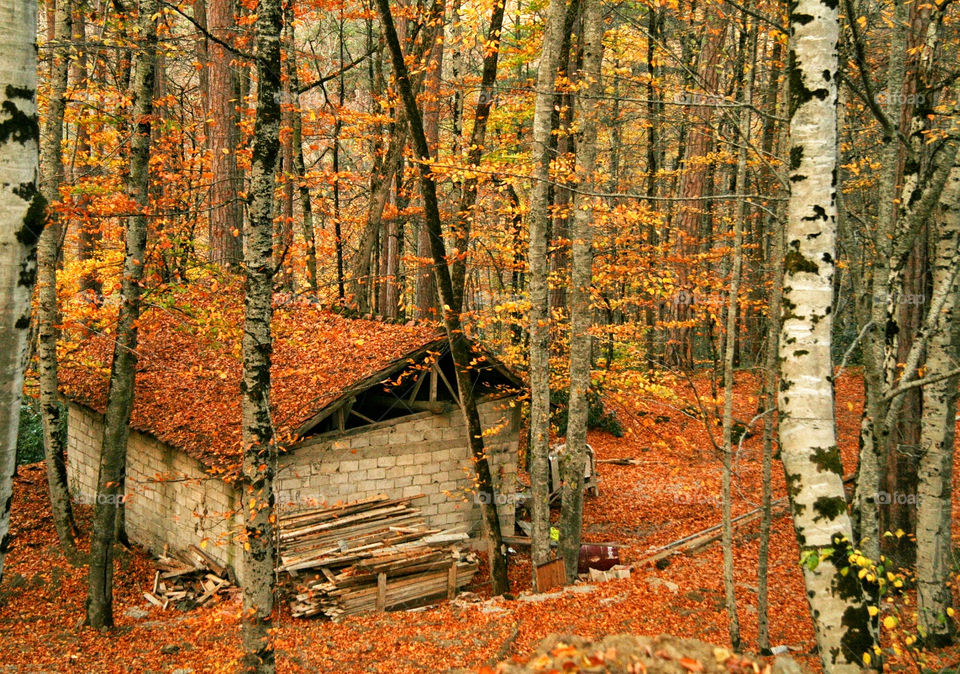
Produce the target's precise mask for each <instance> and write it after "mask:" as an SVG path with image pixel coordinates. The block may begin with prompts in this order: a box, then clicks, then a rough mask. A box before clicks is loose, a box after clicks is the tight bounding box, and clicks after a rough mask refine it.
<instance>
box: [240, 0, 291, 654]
mask: <svg viewBox="0 0 960 674" xmlns="http://www.w3.org/2000/svg"><path fill="white" fill-rule="evenodd" d="M282 24H283V14H282V9H281V6H280V0H261V2H260V5H259V9H258V15H257V23H256V31H257V46H256V55H257V59H256V64H257V81H258V83H259V84H258V87H257V112H256V121H255V123H254V132H253V154H252V156H251V162H250V181H251V183H250V184H251V195H252V201H251V204H250V223H249V229H248V231H247V236H246V242H247V245H246V251H245V256H244V263H245V264H244V266H245V268H246V281H245V294H244V298H245V299H244V329H243V380H242V382H241V385H240V392H241V396H242V410H243V467H242V472H241V476H240V495H241V496H240V500H241V509H242V511H243V518H244V521H243V534H242V540H243V558H242V561H241V563H242V564H243V577H244V582H243V613H242V621H241V638H242V642H243V662H242V668H243V670H244V671H247V672H273V671H274V670H275V667H276V661H275V654H274V650H273V641H272V638H271V636H270V624H271V616H272V614H273V586H274V568H275V561H274V560H275V557H276V551H275V549H274V534H275V531H274V527H275V524H274V517H275V515H274V491H273V478H274V474H275V472H276V462H277V447H276V444H275V441H274V430H273V422H272V419H271V416H270V354H271V350H272V345H273V339H272V336H271V333H270V322H271V317H272V313H273V273H274V270H273V215H274V185H275V182H274V174H275V171H276V168H277V162H278V156H279V154H280V101H279V94H280V92H281V91H282V85H281V75H280V73H281V62H280V39H281V38H280V35H281V26H282Z"/></svg>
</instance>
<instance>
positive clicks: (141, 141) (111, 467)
mask: <svg viewBox="0 0 960 674" xmlns="http://www.w3.org/2000/svg"><path fill="white" fill-rule="evenodd" d="M157 12H158V8H157V0H143V1H142V2H141V3H140V7H139V19H138V30H139V35H138V37H139V42H140V44H141V51H140V55H139V58H138V59H137V66H136V73H135V75H134V82H133V92H132V98H133V105H132V111H133V119H132V122H133V136H132V138H131V139H130V176H129V179H128V183H127V194H128V196H129V197H130V200H131V202H132V203H135V204H136V210H137V212H136V213H135V214H134V215H131V216H130V217H128V218H127V228H126V237H125V244H124V245H125V254H124V261H123V277H122V279H121V286H120V315H119V317H118V319H117V329H116V335H117V337H116V342H115V344H114V349H113V365H112V367H111V370H110V385H109V390H108V393H107V410H106V413H105V415H104V421H103V443H102V445H101V450H100V472H99V476H98V478H97V505H96V509H95V510H94V514H93V532H92V534H91V536H90V572H89V577H88V588H87V606H86V609H87V623H88V624H89V625H90V626H91V627H94V628H101V627H109V626H112V625H113V547H114V543H115V542H116V534H117V519H118V517H117V514H118V512H119V508H120V507H121V506H122V501H123V491H122V490H123V482H124V480H123V474H124V470H125V468H126V459H127V435H128V432H129V426H128V424H129V423H130V413H131V411H132V410H133V396H134V380H135V378H136V369H137V332H138V330H137V320H138V319H139V317H140V295H141V291H142V289H141V282H142V281H143V277H144V256H145V251H146V243H147V214H146V211H147V208H148V204H149V166H150V131H151V126H152V124H151V118H152V115H153V84H154V75H155V72H156V54H157V24H156V18H157Z"/></svg>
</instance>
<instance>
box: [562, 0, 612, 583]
mask: <svg viewBox="0 0 960 674" xmlns="http://www.w3.org/2000/svg"><path fill="white" fill-rule="evenodd" d="M582 2H583V41H582V45H583V73H582V79H583V80H584V81H585V83H586V84H585V88H583V89H580V92H582V93H581V94H579V95H578V96H577V108H578V120H577V122H578V124H577V125H578V128H579V133H578V137H577V158H578V164H579V165H578V166H577V175H578V178H579V180H578V183H577V184H578V185H579V186H580V187H581V188H582V190H583V192H586V193H589V192H591V191H593V189H594V187H595V186H596V182H597V181H596V180H595V178H594V173H595V171H596V163H597V127H598V126H599V124H598V122H599V115H600V104H599V103H600V98H601V96H602V94H603V84H602V79H601V75H602V68H601V66H602V63H603V32H604V31H603V17H602V14H601V7H600V2H599V0H582ZM594 207H595V200H594V199H593V198H592V197H590V196H588V195H587V194H577V195H576V196H575V208H574V213H573V227H572V230H571V232H570V237H571V242H570V246H571V250H570V253H571V264H572V267H571V283H570V286H571V287H570V296H569V306H570V396H569V405H568V408H567V439H566V445H565V448H564V452H563V455H562V456H561V458H560V477H561V479H562V480H563V491H562V492H561V495H560V543H559V551H560V557H561V558H562V559H563V562H564V568H565V569H566V572H567V580H568V581H569V582H572V581H573V580H574V579H575V578H576V577H577V560H578V557H579V554H580V535H581V532H582V529H583V469H584V464H585V462H586V457H587V407H588V403H587V392H588V390H589V388H590V361H591V358H590V354H591V352H592V348H593V340H592V338H591V335H590V324H591V319H592V317H593V302H592V293H591V283H592V281H593V210H594Z"/></svg>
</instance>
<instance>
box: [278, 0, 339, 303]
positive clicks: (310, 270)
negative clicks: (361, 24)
mask: <svg viewBox="0 0 960 674" xmlns="http://www.w3.org/2000/svg"><path fill="white" fill-rule="evenodd" d="M287 12H288V14H287V25H288V26H289V28H288V30H289V31H290V46H289V50H288V52H287V72H288V73H289V75H288V76H289V78H290V91H292V92H293V107H292V110H291V113H290V114H291V126H292V128H291V131H290V133H291V143H293V169H294V176H295V178H296V180H297V185H298V187H297V191H298V193H299V195H300V217H301V218H302V219H303V225H302V230H303V241H304V243H305V244H306V246H307V285H308V286H310V290H311V291H312V292H313V294H314V295H316V293H317V289H318V285H317V239H316V234H315V230H314V226H313V203H312V202H311V201H310V186H309V185H308V184H307V177H306V176H307V168H306V162H304V159H303V116H302V114H301V111H300V93H299V92H300V75H299V74H298V73H297V49H296V39H295V30H294V24H293V21H292V13H293V5H292V4H290V5H288V6H287ZM339 250H340V249H339V248H338V251H339ZM340 260H341V263H342V258H340ZM342 276H343V269H342V266H341V269H340V278H342Z"/></svg>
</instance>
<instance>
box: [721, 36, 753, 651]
mask: <svg viewBox="0 0 960 674" xmlns="http://www.w3.org/2000/svg"><path fill="white" fill-rule="evenodd" d="M744 23H746V21H744ZM752 44H753V47H754V49H753V55H754V57H756V33H754V35H753V41H752ZM744 52H745V49H744V48H743V47H742V46H741V49H740V53H741V54H744ZM754 60H755V58H754ZM752 80H753V74H752V72H751V74H750V76H749V77H747V78H746V82H745V85H744V88H743V92H742V103H743V107H741V108H740V120H739V127H740V128H739V134H738V142H739V143H740V149H739V152H738V156H737V167H736V178H735V181H736V188H737V189H739V190H740V191H741V192H746V190H744V189H743V186H744V184H745V183H746V179H747V144H748V143H749V142H750V106H751V105H752V104H753V99H752V95H753V88H752V85H753V81H752ZM736 208H737V211H736V213H735V214H734V216H733V264H732V269H731V271H730V295H729V300H728V302H727V321H726V332H725V337H724V343H723V344H724V348H723V477H722V492H723V494H722V509H723V527H722V532H721V540H722V542H723V588H724V595H725V603H726V608H727V627H728V630H729V634H730V643H731V645H732V646H733V649H734V650H740V618H739V616H738V615H737V595H736V584H735V579H734V575H733V574H734V565H733V492H732V490H731V477H732V475H731V471H732V464H733V395H734V391H733V387H734V376H733V375H734V372H733V368H734V364H735V356H736V348H737V337H738V334H739V322H738V316H737V314H738V312H739V310H740V274H741V270H742V269H743V221H744V219H745V216H746V210H747V209H746V202H745V201H743V200H742V199H741V200H738V201H737V207H736Z"/></svg>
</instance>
